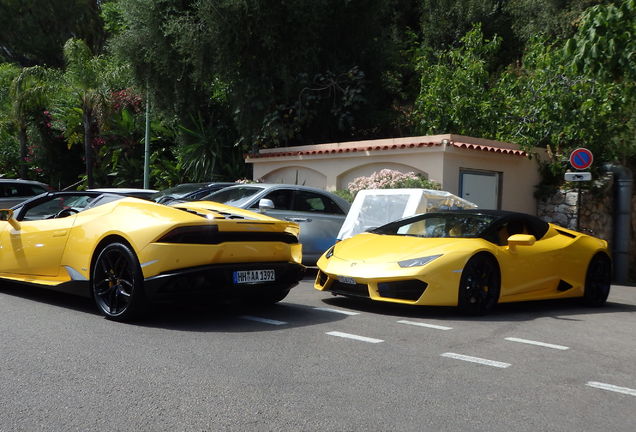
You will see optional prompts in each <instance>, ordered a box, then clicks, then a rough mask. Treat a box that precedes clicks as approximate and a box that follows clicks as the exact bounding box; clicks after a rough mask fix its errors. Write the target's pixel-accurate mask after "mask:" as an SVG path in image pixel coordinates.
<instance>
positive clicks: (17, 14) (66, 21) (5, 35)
mask: <svg viewBox="0 0 636 432" xmlns="http://www.w3.org/2000/svg"><path fill="white" fill-rule="evenodd" d="M100 3H102V1H100V0H47V1H39V0H0V60H1V59H4V60H5V61H10V62H14V63H18V64H21V65H22V66H34V65H45V66H48V67H58V68H61V67H63V66H64V56H63V51H62V47H63V46H64V42H66V40H68V39H69V38H72V37H74V38H80V39H83V40H85V41H87V43H88V45H89V46H90V47H91V48H92V49H93V50H94V51H96V52H97V51H99V50H101V48H102V45H103V43H104V29H103V23H102V20H101V18H100V14H99V11H100Z"/></svg>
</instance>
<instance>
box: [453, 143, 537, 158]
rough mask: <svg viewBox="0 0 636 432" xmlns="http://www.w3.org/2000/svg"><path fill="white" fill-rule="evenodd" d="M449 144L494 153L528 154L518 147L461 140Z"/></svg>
mask: <svg viewBox="0 0 636 432" xmlns="http://www.w3.org/2000/svg"><path fill="white" fill-rule="evenodd" d="M449 144H450V145H452V146H453V147H457V148H465V149H469V150H481V151H488V152H493V153H504V154H510V155H514V156H527V155H528V153H526V152H525V151H523V150H517V149H513V148H509V147H494V146H487V145H482V144H468V143H460V142H455V141H451V142H450V143H449Z"/></svg>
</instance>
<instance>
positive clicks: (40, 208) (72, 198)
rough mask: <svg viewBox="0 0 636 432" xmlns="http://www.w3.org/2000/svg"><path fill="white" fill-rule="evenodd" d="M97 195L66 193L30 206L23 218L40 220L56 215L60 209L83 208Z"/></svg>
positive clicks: (79, 209) (78, 209)
mask: <svg viewBox="0 0 636 432" xmlns="http://www.w3.org/2000/svg"><path fill="white" fill-rule="evenodd" d="M94 199H95V197H92V196H87V195H64V196H60V197H57V198H53V199H49V200H46V201H44V202H41V203H39V204H37V205H34V206H33V207H29V208H27V209H26V210H24V212H23V213H22V216H21V220H25V221H30V220H40V219H48V218H51V217H53V216H55V215H56V214H57V213H58V212H59V211H61V210H63V209H67V208H72V209H75V210H77V211H81V210H83V209H84V208H85V207H86V206H88V204H90V202H91V201H93V200H94Z"/></svg>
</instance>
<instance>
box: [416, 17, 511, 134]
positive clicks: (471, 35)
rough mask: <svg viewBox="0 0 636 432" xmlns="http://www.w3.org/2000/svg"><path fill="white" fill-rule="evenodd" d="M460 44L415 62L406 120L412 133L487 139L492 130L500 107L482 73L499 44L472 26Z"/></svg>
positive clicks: (422, 57)
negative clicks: (416, 76)
mask: <svg viewBox="0 0 636 432" xmlns="http://www.w3.org/2000/svg"><path fill="white" fill-rule="evenodd" d="M460 42H461V43H460V46H459V47H457V48H452V49H449V50H447V51H441V52H436V53H432V54H427V55H422V56H420V57H419V58H418V63H417V70H418V72H419V73H420V76H421V89H420V93H419V95H418V96H417V99H416V101H415V111H414V113H413V119H412V121H413V123H414V124H415V127H416V131H417V132H418V133H421V134H430V135H434V134H441V133H456V134H462V135H471V136H481V137H488V136H492V132H493V130H495V125H496V123H497V122H498V119H499V116H500V113H501V110H502V107H501V106H500V104H499V101H498V100H497V99H495V98H493V97H492V95H493V93H492V92H491V79H492V78H491V76H490V74H489V72H488V71H489V69H490V65H491V62H492V61H493V59H494V58H495V55H496V54H497V50H498V49H499V47H500V42H501V41H500V39H499V38H495V39H493V40H485V39H484V37H483V34H482V32H481V27H480V26H479V25H477V26H475V28H473V29H472V30H471V31H469V32H468V33H467V34H466V36H464V37H463V38H462V39H461V41H460Z"/></svg>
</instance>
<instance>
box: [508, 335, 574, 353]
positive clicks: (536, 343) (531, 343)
mask: <svg viewBox="0 0 636 432" xmlns="http://www.w3.org/2000/svg"><path fill="white" fill-rule="evenodd" d="M505 339H506V340H507V341H510V342H519V343H524V344H528V345H536V346H541V347H545V348H552V349H558V350H563V351H564V350H569V349H570V347H566V346H563V345H555V344H549V343H545V342H539V341H533V340H528V339H519V338H515V337H507V338H505Z"/></svg>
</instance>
